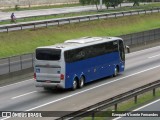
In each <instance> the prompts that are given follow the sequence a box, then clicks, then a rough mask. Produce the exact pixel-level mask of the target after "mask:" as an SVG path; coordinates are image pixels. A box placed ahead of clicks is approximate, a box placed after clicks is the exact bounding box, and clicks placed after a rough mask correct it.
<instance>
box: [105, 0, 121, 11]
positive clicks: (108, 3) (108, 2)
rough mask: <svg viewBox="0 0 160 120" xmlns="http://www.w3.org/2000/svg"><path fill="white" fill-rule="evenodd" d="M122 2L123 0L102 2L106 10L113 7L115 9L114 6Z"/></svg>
mask: <svg viewBox="0 0 160 120" xmlns="http://www.w3.org/2000/svg"><path fill="white" fill-rule="evenodd" d="M122 2H123V0H104V4H105V6H106V7H107V9H108V8H109V7H114V8H115V7H116V6H118V5H119V4H121V3H122Z"/></svg>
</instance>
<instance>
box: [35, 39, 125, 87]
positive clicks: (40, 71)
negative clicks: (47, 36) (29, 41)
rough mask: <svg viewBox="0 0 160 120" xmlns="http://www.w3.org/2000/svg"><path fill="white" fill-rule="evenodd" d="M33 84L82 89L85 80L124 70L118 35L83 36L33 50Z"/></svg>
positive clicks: (120, 42) (96, 78) (122, 50)
mask: <svg viewBox="0 0 160 120" xmlns="http://www.w3.org/2000/svg"><path fill="white" fill-rule="evenodd" d="M34 64H35V65H34V79H35V86H36V87H44V88H47V89H48V88H54V87H57V88H63V89H68V88H71V89H72V90H75V89H77V88H82V87H83V86H84V84H85V83H88V82H91V81H95V80H98V79H101V78H104V77H107V76H117V75H118V73H120V72H123V71H124V69H125V51H124V43H123V40H122V39H121V38H118V37H83V38H79V39H73V40H67V41H65V42H64V43H60V44H55V45H52V46H43V47H38V48H36V50H35V63H34Z"/></svg>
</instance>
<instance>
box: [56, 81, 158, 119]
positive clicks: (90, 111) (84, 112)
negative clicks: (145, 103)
mask: <svg viewBox="0 0 160 120" xmlns="http://www.w3.org/2000/svg"><path fill="white" fill-rule="evenodd" d="M158 87H160V80H157V81H155V82H152V83H149V84H147V85H144V86H142V87H139V88H136V89H133V90H130V91H128V92H125V93H122V94H119V95H117V96H114V97H112V98H109V99H106V100H104V101H102V102H99V103H96V104H94V105H91V106H89V107H86V108H84V109H81V110H78V111H76V112H72V113H70V114H67V115H64V116H62V117H60V118H58V119H56V120H75V119H76V120H78V119H81V118H83V117H88V116H91V118H92V120H94V117H96V116H95V114H96V113H98V112H100V111H102V110H104V109H107V108H109V107H112V106H114V110H115V111H117V108H118V104H119V103H122V102H124V101H127V100H129V99H131V98H134V102H135V104H136V103H137V101H138V95H141V94H144V93H146V92H148V91H151V90H152V91H153V96H155V95H156V88H158ZM103 112H104V111H103ZM106 117H107V116H106ZM110 117H111V116H110Z"/></svg>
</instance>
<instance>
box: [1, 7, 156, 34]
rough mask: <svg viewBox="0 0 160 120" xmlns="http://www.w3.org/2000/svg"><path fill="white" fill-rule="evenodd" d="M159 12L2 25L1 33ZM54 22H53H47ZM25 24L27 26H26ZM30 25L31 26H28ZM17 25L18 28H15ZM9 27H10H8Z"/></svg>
mask: <svg viewBox="0 0 160 120" xmlns="http://www.w3.org/2000/svg"><path fill="white" fill-rule="evenodd" d="M157 12H159V10H152V11H147V12H145V11H141V12H134V13H130V12H129V13H124V15H123V14H122V12H120V13H121V14H118V15H115V14H112V13H111V14H108V15H107V16H106V15H103V16H100V17H97V16H94V17H91V18H90V17H88V16H86V17H85V16H83V17H82V16H76V17H65V18H57V19H49V20H40V21H31V22H21V23H16V24H9V26H10V27H9V28H8V27H4V25H0V28H1V29H0V32H7V31H8V32H9V31H16V30H22V29H36V28H40V27H46V26H56V25H63V24H70V23H79V22H83V21H90V20H98V19H106V18H116V17H123V16H130V15H139V14H145V13H146V14H148V13H149V14H151V13H157ZM47 21H52V22H49V23H48V22H47ZM24 24H25V25H24ZM28 24H29V25H28ZM14 25H16V26H14ZM7 26H8V25H7Z"/></svg>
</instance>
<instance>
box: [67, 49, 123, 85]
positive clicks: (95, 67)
mask: <svg viewBox="0 0 160 120" xmlns="http://www.w3.org/2000/svg"><path fill="white" fill-rule="evenodd" d="M119 61H121V60H120V59H119V53H118V52H114V53H110V54H105V55H101V56H97V57H94V58H89V59H86V60H81V61H77V62H73V63H66V67H65V68H66V70H65V71H66V77H65V78H66V82H65V88H70V87H72V82H73V80H74V78H75V77H78V78H79V79H80V77H81V76H82V75H84V76H85V83H87V82H90V81H93V80H97V79H100V78H104V77H107V76H111V75H113V74H114V69H115V67H116V66H117V65H118V67H119V72H122V71H123V70H124V67H123V66H124V62H121V63H120V62H119Z"/></svg>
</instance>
